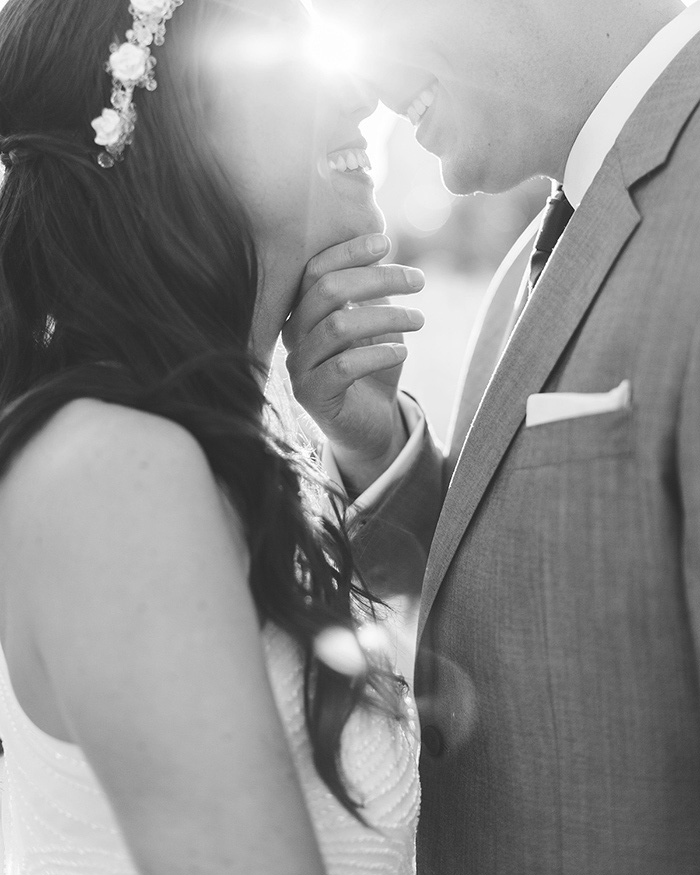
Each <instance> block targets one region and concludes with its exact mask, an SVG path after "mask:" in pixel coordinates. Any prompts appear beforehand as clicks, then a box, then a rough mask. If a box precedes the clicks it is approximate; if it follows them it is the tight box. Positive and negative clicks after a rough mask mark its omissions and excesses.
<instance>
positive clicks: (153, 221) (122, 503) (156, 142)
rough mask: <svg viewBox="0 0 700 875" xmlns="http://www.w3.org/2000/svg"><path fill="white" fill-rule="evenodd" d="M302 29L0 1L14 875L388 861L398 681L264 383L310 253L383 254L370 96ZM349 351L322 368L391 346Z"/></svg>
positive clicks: (3, 455) (2, 703)
mask: <svg viewBox="0 0 700 875" xmlns="http://www.w3.org/2000/svg"><path fill="white" fill-rule="evenodd" d="M166 28H167V30H166ZM307 36H308V19H307V17H306V13H305V12H304V10H303V7H302V6H301V5H300V3H299V2H298V0H247V2H246V0H238V2H234V0H184V3H183V0H132V2H131V5H129V3H128V0H9V2H8V3H7V5H5V6H4V7H3V9H2V11H1V12H0V134H1V135H2V136H0V160H2V163H3V165H4V167H5V173H4V178H3V182H2V185H1V188H0V411H1V413H0V474H1V476H2V479H1V480H0V556H2V576H1V578H0V639H1V644H2V653H1V654H0V737H2V739H3V742H4V745H5V753H6V756H5V759H6V778H5V790H4V798H3V811H2V820H3V832H4V839H5V848H6V862H5V872H6V873H7V875H25V873H35V875H48V873H55V872H61V873H65V875H70V873H76V875H77V873H90V875H98V873H111V875H120V873H132V875H133V873H136V872H141V873H152V875H158V873H163V875H166V873H167V875H177V873H183V875H184V873H187V875H194V873H207V875H216V873H221V875H223V873H227V875H230V873H239V872H240V873H246V875H253V873H256V872H257V873H265V875H275V873H279V875H282V873H284V875H294V873H298V875H301V873H303V875H313V873H324V872H325V873H338V875H341V873H342V875H345V873H353V872H368V871H372V872H376V873H380V875H381V873H385V875H404V873H409V872H411V871H412V870H413V844H414V831H415V821H416V817H417V808H418V795H419V794H418V781H417V768H416V735H415V725H414V720H415V718H414V716H413V713H412V710H411V706H410V700H408V697H407V694H406V693H405V689H404V686H403V685H402V684H401V682H400V681H399V680H398V679H397V678H396V677H395V676H394V675H393V674H392V672H391V671H390V670H389V667H388V666H387V665H385V663H384V662H383V660H382V657H381V655H380V654H377V653H375V652H374V651H373V650H372V649H371V648H368V647H366V646H365V647H363V646H361V644H362V642H363V641H364V640H365V639H364V637H363V634H362V633H363V623H367V622H371V619H372V612H373V605H372V599H371V597H370V596H369V595H368V594H367V593H365V592H364V590H363V589H362V586H361V584H360V583H359V581H358V580H357V577H356V575H355V572H354V569H353V565H352V559H351V555H350V551H349V547H348V542H347V538H346V536H345V535H344V533H343V528H342V525H341V523H340V522H339V521H338V519H337V518H335V521H334V518H333V517H332V516H331V515H324V514H323V513H321V512H320V511H319V509H318V505H319V494H320V492H321V491H322V490H321V489H320V488H319V485H318V484H319V483H320V482H321V481H320V480H319V475H318V474H317V473H316V472H315V470H314V467H313V465H312V463H311V462H310V461H308V460H306V459H305V457H304V455H303V454H302V453H301V451H299V450H295V449H293V448H292V446H290V444H289V442H288V441H285V440H282V439H281V438H279V437H275V433H276V432H275V429H276V426H274V423H273V422H272V419H273V417H271V416H270V413H269V411H268V410H267V409H266V404H265V402H264V395H263V389H264V384H265V379H266V375H267V372H268V370H269V367H270V361H271V358H272V352H273V348H274V346H275V343H276V340H277V337H278V335H279V333H280V330H281V328H282V326H283V324H284V322H285V319H286V318H287V316H288V314H289V312H290V310H291V308H292V305H293V303H294V301H295V298H296V295H297V290H298V288H299V284H300V281H301V277H302V275H303V273H304V267H305V265H306V263H307V262H308V261H309V259H311V258H312V257H313V256H314V255H316V254H317V253H320V252H321V251H323V250H326V249H328V248H329V247H333V246H335V245H337V244H339V243H341V242H342V241H347V240H350V239H352V238H357V240H356V244H354V245H356V247H359V249H360V250H361V251H362V252H363V253H364V260H363V259H362V258H361V259H360V261H361V263H362V264H364V265H365V266H370V265H373V264H374V263H375V262H376V261H377V260H378V259H379V258H380V257H381V255H382V254H383V253H384V249H385V238H383V237H382V236H381V233H380V232H381V229H382V220H381V216H380V215H379V213H378V211H377V208H376V206H375V203H374V200H373V191H372V185H371V181H370V178H369V176H368V175H367V174H366V173H365V172H364V169H363V168H364V166H365V164H366V156H365V154H364V152H363V150H362V146H363V141H362V140H361V138H360V134H359V131H358V123H359V122H360V121H361V120H362V119H363V118H364V117H365V116H367V115H368V114H369V113H370V112H371V111H372V109H373V107H374V102H373V100H371V99H370V98H368V97H367V96H366V95H365V94H364V93H363V92H362V90H360V89H358V87H357V86H356V85H355V84H354V83H353V82H351V81H350V80H349V79H347V78H342V77H339V76H335V77H330V76H325V77H323V78H321V77H320V76H319V74H318V71H315V70H314V69H313V68H312V67H310V66H309V64H308V61H307V60H306V57H305V49H304V46H305V44H306V41H307ZM156 62H157V66H155V63H156ZM105 65H107V66H105ZM106 69H107V71H108V72H105V70H106ZM156 82H157V85H158V87H157V89H155V85H156ZM91 122H92V125H91ZM353 168H357V169H353ZM368 269H371V268H368ZM386 270H387V271H388V273H387V274H386V275H385V278H386V277H388V278H391V277H393V276H394V275H395V276H396V282H397V283H399V282H400V281H401V279H400V278H401V277H402V276H403V271H401V270H400V269H399V268H397V269H396V271H395V274H394V272H393V268H391V267H389V268H387V269H386ZM353 277H354V281H355V282H356V280H357V273H354V274H353ZM382 313H383V314H384V315H383V316H381V318H382V319H384V320H385V330H384V331H376V330H374V331H373V332H372V334H375V335H376V334H389V332H393V331H402V330H410V329H412V328H415V327H416V325H415V319H411V318H410V311H407V310H404V309H403V308H400V307H386V308H383V309H382ZM377 318H379V317H377ZM375 328H376V325H375ZM358 339H360V338H358ZM360 340H361V339H360ZM369 348H370V351H371V355H369V356H367V355H365V356H364V358H363V359H362V362H363V364H362V365H361V366H360V365H359V364H357V363H356V365H355V368H356V369H355V371H353V370H352V368H351V367H350V366H349V364H348V361H349V360H348V359H346V360H345V365H344V367H341V368H340V369H339V370H340V371H342V372H343V373H345V374H346V377H347V379H348V381H352V380H354V379H355V378H356V377H358V376H359V377H362V376H365V377H366V378H367V379H371V376H370V375H371V373H372V372H373V371H376V370H381V369H387V368H392V367H393V368H394V371H395V370H396V366H397V365H398V364H400V362H401V360H402V359H403V357H404V355H405V351H404V350H403V348H402V347H401V346H397V345H396V344H394V343H389V342H383V343H381V342H380V343H378V344H373V345H371V346H370V347H369ZM366 349H367V347H365V350H366ZM358 368H359V369H360V370H362V368H364V374H363V373H359V371H358V370H357V369H358ZM390 383H391V380H388V381H385V383H384V384H383V385H384V386H385V391H387V392H390V391H391V386H390ZM386 387H388V388H386ZM393 388H394V389H395V383H394V387H393ZM321 497H322V496H321ZM329 642H330V644H331V647H330V653H329ZM333 642H335V646H333ZM339 648H340V650H339ZM341 657H342V658H341Z"/></svg>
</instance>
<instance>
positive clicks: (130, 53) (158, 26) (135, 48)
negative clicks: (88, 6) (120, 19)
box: [92, 0, 183, 169]
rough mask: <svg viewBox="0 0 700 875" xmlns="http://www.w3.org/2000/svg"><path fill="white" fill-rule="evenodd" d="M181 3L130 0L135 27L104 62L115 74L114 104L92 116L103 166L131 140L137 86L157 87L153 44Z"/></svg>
mask: <svg viewBox="0 0 700 875" xmlns="http://www.w3.org/2000/svg"><path fill="white" fill-rule="evenodd" d="M182 3H183V0H131V3H130V4H129V12H130V13H131V15H132V17H133V19H134V24H133V27H132V28H131V29H130V30H127V32H126V42H123V43H122V44H121V45H118V44H117V43H113V44H112V45H111V46H110V47H109V50H110V52H111V54H110V56H109V61H107V63H106V64H105V69H106V70H107V72H108V73H111V74H112V98H111V104H112V106H111V107H110V108H105V109H103V110H102V115H100V116H98V117H97V118H96V119H93V120H92V127H93V128H94V129H95V142H96V143H97V145H98V146H104V151H103V152H100V154H99V155H98V156H97V162H98V164H99V165H100V167H104V168H105V169H106V168H109V167H114V164H115V162H116V161H121V159H122V158H123V155H124V149H125V148H126V147H127V146H129V145H130V144H131V142H132V139H133V133H134V127H135V125H136V107H135V106H134V104H133V98H134V89H135V88H145V89H146V90H147V91H154V90H155V88H156V87H157V85H158V83H157V82H156V78H155V74H154V72H153V71H154V68H155V66H156V59H155V58H154V57H153V55H152V54H151V49H150V46H151V45H152V44H155V45H157V46H162V45H163V42H164V41H165V22H166V21H168V19H170V18H172V15H173V12H174V11H175V10H176V9H177V7H178V6H180V5H181V4H182Z"/></svg>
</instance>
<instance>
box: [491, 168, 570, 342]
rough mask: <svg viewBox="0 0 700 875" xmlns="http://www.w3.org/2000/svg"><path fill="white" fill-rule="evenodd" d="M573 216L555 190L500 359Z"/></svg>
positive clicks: (558, 187) (523, 281)
mask: <svg viewBox="0 0 700 875" xmlns="http://www.w3.org/2000/svg"><path fill="white" fill-rule="evenodd" d="M573 214H574V208H573V207H572V206H571V204H570V203H569V202H568V200H567V199H566V196H565V195H564V189H563V188H562V187H561V186H560V185H558V186H556V187H555V188H554V189H553V190H552V195H551V197H549V198H548V200H547V207H546V209H545V212H544V216H543V217H542V223H541V224H540V230H539V231H538V232H537V237H536V238H535V245H534V247H533V250H532V252H531V254H530V261H529V262H528V266H527V271H526V272H525V276H524V277H523V280H522V283H521V284H520V290H519V291H518V296H517V298H516V299H515V305H514V307H513V312H512V314H511V317H510V321H509V323H508V326H507V328H506V333H505V336H504V338H503V342H502V344H501V349H500V352H499V357H500V353H502V352H503V350H504V349H505V346H506V344H507V343H508V340H509V339H510V336H511V334H512V333H513V329H514V328H515V326H516V324H517V322H518V319H520V316H521V315H522V312H523V310H524V309H525V305H526V304H527V302H528V301H529V300H530V295H532V292H533V290H534V288H535V286H536V285H537V281H538V280H539V278H540V275H541V274H542V271H543V270H544V266H545V265H546V264H547V260H548V259H549V256H550V255H551V254H552V251H553V249H554V247H555V246H556V245H557V241H558V240H559V238H560V237H561V235H562V234H563V232H564V228H566V226H567V225H568V223H569V219H570V218H571V217H572V216H573Z"/></svg>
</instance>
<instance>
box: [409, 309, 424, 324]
mask: <svg viewBox="0 0 700 875" xmlns="http://www.w3.org/2000/svg"><path fill="white" fill-rule="evenodd" d="M406 313H407V314H408V320H409V322H410V323H411V325H415V326H416V327H417V328H422V327H423V324H424V323H425V316H424V315H423V313H422V312H421V311H420V310H406Z"/></svg>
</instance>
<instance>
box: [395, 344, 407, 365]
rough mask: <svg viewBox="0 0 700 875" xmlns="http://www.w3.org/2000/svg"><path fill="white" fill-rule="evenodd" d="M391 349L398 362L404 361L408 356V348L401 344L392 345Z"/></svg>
mask: <svg viewBox="0 0 700 875" xmlns="http://www.w3.org/2000/svg"><path fill="white" fill-rule="evenodd" d="M391 348H392V349H393V350H394V353H395V355H396V358H397V359H398V360H399V361H400V362H402V361H404V360H405V359H406V357H407V356H408V348H407V347H406V346H404V345H403V343H392V344H391Z"/></svg>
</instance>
